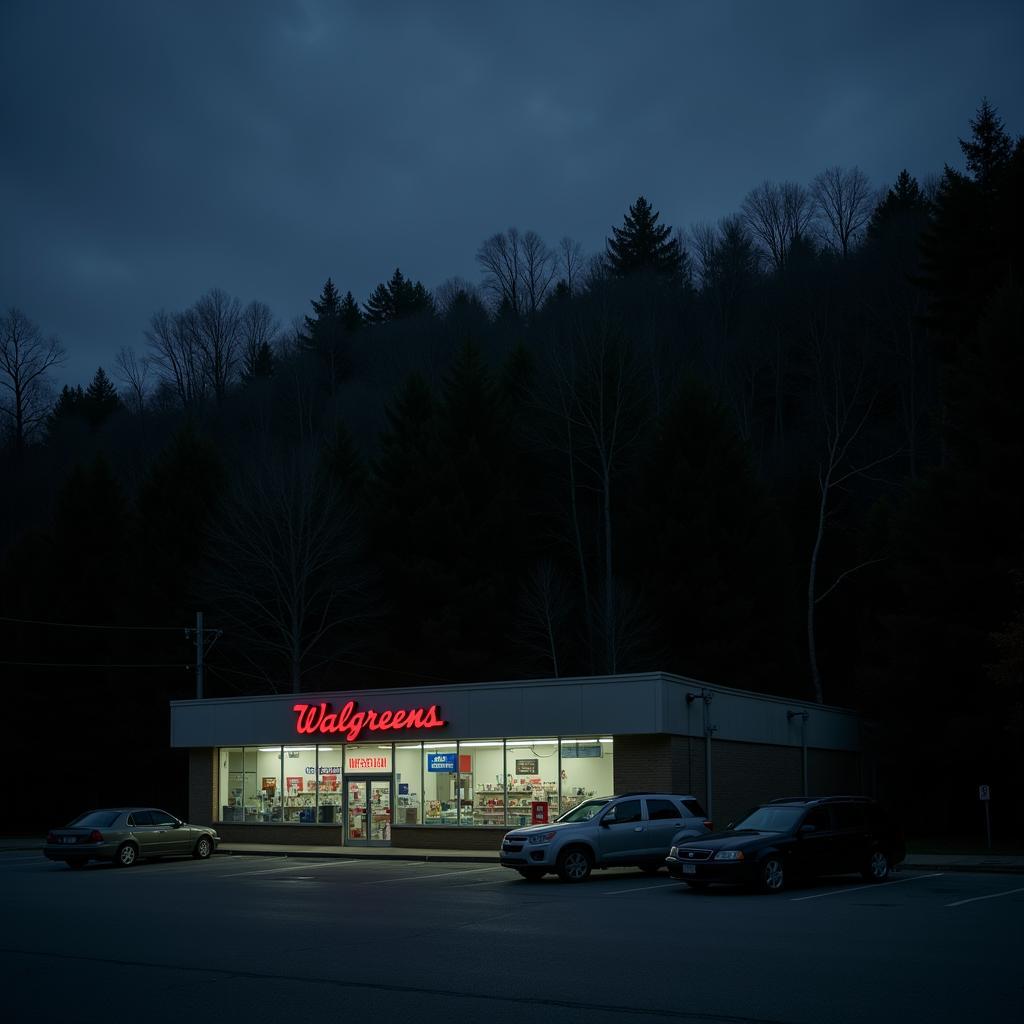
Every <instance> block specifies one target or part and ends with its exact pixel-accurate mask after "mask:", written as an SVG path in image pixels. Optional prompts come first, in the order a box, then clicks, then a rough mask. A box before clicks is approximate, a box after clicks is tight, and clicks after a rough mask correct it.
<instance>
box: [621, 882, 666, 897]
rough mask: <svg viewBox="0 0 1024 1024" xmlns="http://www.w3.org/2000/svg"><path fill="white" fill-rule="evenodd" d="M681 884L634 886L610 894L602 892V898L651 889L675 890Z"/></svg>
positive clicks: (664, 883)
mask: <svg viewBox="0 0 1024 1024" xmlns="http://www.w3.org/2000/svg"><path fill="white" fill-rule="evenodd" d="M682 884H683V883H682V882H662V883H661V884H660V885H645V886H642V887H641V886H638V885H637V886H634V887H633V888H632V889H614V890H613V891H612V892H603V893H601V895H602V896H621V895H622V894H623V893H624V892H651V890H652V889H670V888H671V889H676V888H678V887H679V886H680V885H682Z"/></svg>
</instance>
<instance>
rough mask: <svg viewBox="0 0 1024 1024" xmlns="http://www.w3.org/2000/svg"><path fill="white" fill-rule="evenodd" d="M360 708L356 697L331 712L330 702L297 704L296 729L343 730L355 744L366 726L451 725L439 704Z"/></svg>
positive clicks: (307, 732) (388, 728)
mask: <svg viewBox="0 0 1024 1024" xmlns="http://www.w3.org/2000/svg"><path fill="white" fill-rule="evenodd" d="M357 707H358V705H357V704H356V702H355V701H354V700H350V701H348V703H346V704H345V706H344V707H343V708H342V709H341V710H340V711H331V705H330V704H328V703H322V704H296V705H295V706H294V707H293V708H292V711H294V712H295V713H296V714H297V715H298V716H299V717H298V720H297V721H296V723H295V731H296V732H297V733H302V734H305V735H311V734H312V733H316V732H320V733H325V734H329V733H334V732H340V733H343V734H344V736H345V739H347V740H348V741H349V742H350V743H352V742H354V741H355V740H356V739H358V738H359V735H360V733H362V732H363V730H364V729H368V730H369V731H370V732H390V731H392V730H394V729H440V728H441V727H442V726H443V725H447V724H448V723H447V722H446V721H445V720H444V719H443V718H442V717H441V708H440V707H439V706H438V705H437V704H431V705H430V707H428V708H408V709H403V710H399V711H372V710H367V711H357V710H356V708H357Z"/></svg>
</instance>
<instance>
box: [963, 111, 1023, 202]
mask: <svg viewBox="0 0 1024 1024" xmlns="http://www.w3.org/2000/svg"><path fill="white" fill-rule="evenodd" d="M960 148H961V149H962V150H963V154H964V158H965V160H966V162H967V170H968V171H970V173H971V177H973V179H974V181H975V184H977V185H978V186H979V188H981V190H982V191H983V192H989V191H991V190H992V188H993V187H994V186H995V183H996V180H997V178H998V176H999V174H1000V172H1001V171H1002V170H1003V169H1004V168H1005V167H1006V165H1007V163H1009V161H1010V156H1011V155H1012V153H1013V140H1012V139H1011V138H1010V136H1009V135H1007V133H1006V128H1005V126H1004V125H1003V121H1002V118H1001V117H999V115H998V114H997V113H996V109H995V107H993V106H992V104H990V103H989V101H988V100H987V99H983V100H982V101H981V106H980V107H979V108H978V112H977V114H975V116H974V119H973V120H972V121H971V138H970V139H968V140H966V141H965V140H964V139H961V140H960Z"/></svg>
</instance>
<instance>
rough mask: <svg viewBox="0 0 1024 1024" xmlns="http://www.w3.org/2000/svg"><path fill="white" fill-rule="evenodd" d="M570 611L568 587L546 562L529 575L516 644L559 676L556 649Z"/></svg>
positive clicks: (524, 592) (549, 563)
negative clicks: (517, 642)
mask: <svg viewBox="0 0 1024 1024" xmlns="http://www.w3.org/2000/svg"><path fill="white" fill-rule="evenodd" d="M571 608H572V602H571V600H570V597H569V586H568V583H567V582H566V581H565V580H564V579H563V578H562V576H561V575H560V574H559V572H558V570H557V569H556V568H555V566H554V564H553V563H552V562H551V561H550V560H549V559H545V560H544V561H542V562H538V563H537V565H535V566H534V567H533V569H532V571H531V572H530V575H529V577H528V578H527V581H526V585H525V587H524V590H523V596H522V599H521V600H520V606H519V622H518V627H519V628H518V641H519V644H520V646H522V647H524V648H526V649H527V650H529V651H530V652H531V653H532V654H533V655H535V656H536V658H537V660H538V661H540V662H541V663H543V664H547V665H550V671H551V675H552V676H554V677H555V678H556V679H557V678H558V675H559V664H558V648H559V643H560V639H561V633H562V629H563V627H564V625H565V621H566V619H567V618H568V616H569V612H570V610H571Z"/></svg>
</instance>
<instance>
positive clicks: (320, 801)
mask: <svg viewBox="0 0 1024 1024" xmlns="http://www.w3.org/2000/svg"><path fill="white" fill-rule="evenodd" d="M343 754H344V750H343V748H342V745H341V744H340V743H339V744H337V745H336V746H335V745H330V746H325V747H317V818H316V820H317V821H318V822H319V823H320V824H321V825H336V824H339V823H340V822H341V796H342V792H343V786H342V762H343V756H342V755H343Z"/></svg>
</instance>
